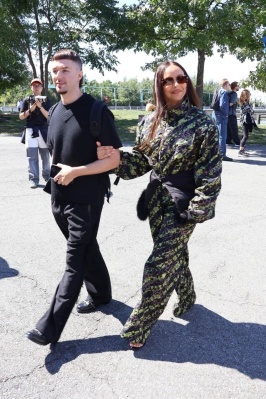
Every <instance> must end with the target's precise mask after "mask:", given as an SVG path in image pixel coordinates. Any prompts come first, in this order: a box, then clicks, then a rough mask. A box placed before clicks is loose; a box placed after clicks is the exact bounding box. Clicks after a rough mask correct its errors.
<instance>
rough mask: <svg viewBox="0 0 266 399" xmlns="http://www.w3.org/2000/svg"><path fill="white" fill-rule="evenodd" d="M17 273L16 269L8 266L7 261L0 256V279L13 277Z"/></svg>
mask: <svg viewBox="0 0 266 399" xmlns="http://www.w3.org/2000/svg"><path fill="white" fill-rule="evenodd" d="M18 274H19V272H18V271H17V270H16V269H11V267H9V265H8V263H7V261H6V260H5V259H4V258H1V256H0V279H2V278H8V277H15V276H17V275H18Z"/></svg>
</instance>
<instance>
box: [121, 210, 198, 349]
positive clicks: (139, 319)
mask: <svg viewBox="0 0 266 399" xmlns="http://www.w3.org/2000/svg"><path fill="white" fill-rule="evenodd" d="M153 216H155V215H153ZM156 220H157V221H158V218H156V217H155V218H154V221H156ZM150 222H151V221H150ZM157 223H158V222H157ZM151 227H152V226H151ZM194 228H195V224H186V225H180V224H178V223H177V221H176V217H175V213H174V211H173V206H169V207H167V209H166V210H165V212H164V215H163V217H162V218H161V221H160V225H158V226H157V227H156V228H154V229H151V230H152V234H153V240H154V247H153V251H152V254H151V255H150V256H149V258H148V260H147V262H146V264H145V266H144V274H143V282H142V297H141V300H140V302H139V303H138V304H137V305H136V306H135V308H134V310H133V311H132V313H131V315H130V317H129V319H128V320H127V322H126V324H125V325H124V327H123V330H122V332H121V337H122V338H126V339H129V340H130V341H132V342H140V343H144V342H145V341H146V339H147V337H148V336H149V334H150V330H151V327H152V326H153V325H154V324H155V323H156V321H157V320H158V318H159V317H160V315H161V314H162V313H163V311H164V309H165V307H166V305H167V303H168V301H169V299H170V296H171V295H172V293H173V291H174V290H175V291H176V293H177V295H178V302H177V303H176V304H175V306H174V310H173V313H174V315H175V316H180V315H181V314H182V313H184V312H185V311H186V310H188V309H189V308H190V307H191V306H192V305H193V304H194V302H195V299H196V297H195V291H194V284H193V278H192V275H191V272H190V270H189V267H188V259H189V258H188V248H187V244H188V240H189V238H190V236H191V234H192V233H193V230H194Z"/></svg>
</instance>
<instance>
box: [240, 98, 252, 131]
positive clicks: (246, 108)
mask: <svg viewBox="0 0 266 399" xmlns="http://www.w3.org/2000/svg"><path fill="white" fill-rule="evenodd" d="M253 115H254V110H253V107H252V105H251V104H249V103H248V102H247V101H244V102H243V104H242V105H241V107H240V118H239V121H240V124H241V125H244V123H245V124H247V125H252V124H254V122H255V119H254V116H253ZM249 116H250V118H249Z"/></svg>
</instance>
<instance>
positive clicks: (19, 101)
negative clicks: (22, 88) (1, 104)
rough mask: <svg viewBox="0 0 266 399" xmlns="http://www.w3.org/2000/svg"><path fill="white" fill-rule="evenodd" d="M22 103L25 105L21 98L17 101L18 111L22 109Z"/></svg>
mask: <svg viewBox="0 0 266 399" xmlns="http://www.w3.org/2000/svg"><path fill="white" fill-rule="evenodd" d="M22 105H23V101H22V100H20V99H19V100H18V101H17V109H18V112H20V111H21V109H22Z"/></svg>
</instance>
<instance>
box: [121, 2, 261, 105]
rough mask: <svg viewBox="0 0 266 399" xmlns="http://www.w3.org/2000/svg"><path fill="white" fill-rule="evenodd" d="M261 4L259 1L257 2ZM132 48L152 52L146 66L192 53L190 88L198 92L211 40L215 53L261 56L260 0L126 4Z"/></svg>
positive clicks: (201, 92) (201, 87) (211, 49)
mask: <svg viewBox="0 0 266 399" xmlns="http://www.w3.org/2000/svg"><path fill="white" fill-rule="evenodd" d="M263 4H264V5H263ZM128 16H129V18H131V20H132V24H133V25H134V30H133V32H132V33H131V37H132V41H133V42H134V43H135V46H136V49H137V50H144V51H146V52H147V53H149V54H152V55H153V56H154V57H155V61H154V62H152V63H150V64H147V65H146V67H147V68H150V67H154V65H155V64H158V62H161V61H164V60H167V59H169V60H171V59H176V58H177V57H182V56H185V55H186V54H187V53H188V52H195V51H196V52H197V53H198V74H197V81H196V89H197V92H198V94H199V95H200V97H201V98H202V94H203V76H204V62H205V57H206V56H212V55H213V49H214V47H215V46H216V48H218V51H219V52H220V54H221V57H222V56H223V55H224V54H225V53H226V52H231V53H233V54H234V55H235V56H236V57H237V58H238V59H239V60H241V61H243V60H245V59H246V58H250V59H255V58H256V59H260V58H262V56H263V45H262V41H261V38H262V35H263V32H264V31H265V25H266V24H265V0H255V1H254V0H223V1H220V0H211V1H210V0H182V1H177V0H140V1H139V3H138V5H134V6H131V7H129V8H128Z"/></svg>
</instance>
